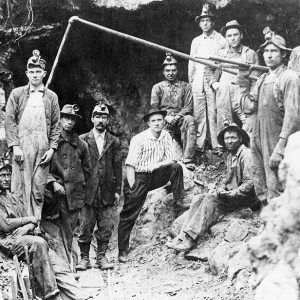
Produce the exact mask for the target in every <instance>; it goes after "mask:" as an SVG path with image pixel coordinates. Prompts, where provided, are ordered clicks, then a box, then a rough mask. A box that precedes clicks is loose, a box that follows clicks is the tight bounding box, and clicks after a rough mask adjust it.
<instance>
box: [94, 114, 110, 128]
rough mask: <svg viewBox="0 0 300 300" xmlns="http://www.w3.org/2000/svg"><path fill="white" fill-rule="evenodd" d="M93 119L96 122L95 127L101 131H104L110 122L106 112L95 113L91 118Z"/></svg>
mask: <svg viewBox="0 0 300 300" xmlns="http://www.w3.org/2000/svg"><path fill="white" fill-rule="evenodd" d="M91 120H92V123H93V124H94V128H96V129H97V130H98V131H100V132H103V131H104V130H105V128H106V127H107V124H108V123H109V120H108V115H106V114H101V115H95V116H93V117H92V118H91Z"/></svg>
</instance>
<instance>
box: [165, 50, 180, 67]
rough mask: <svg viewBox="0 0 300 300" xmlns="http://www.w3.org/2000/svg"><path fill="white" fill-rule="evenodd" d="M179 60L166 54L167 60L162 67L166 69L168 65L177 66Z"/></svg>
mask: <svg viewBox="0 0 300 300" xmlns="http://www.w3.org/2000/svg"><path fill="white" fill-rule="evenodd" d="M177 64H178V62H177V60H176V59H175V58H174V57H173V56H172V54H171V53H166V58H165V60H164V61H163V63H162V66H163V67H165V66H167V65H177Z"/></svg>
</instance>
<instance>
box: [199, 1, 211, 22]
mask: <svg viewBox="0 0 300 300" xmlns="http://www.w3.org/2000/svg"><path fill="white" fill-rule="evenodd" d="M213 9H214V7H213V6H212V5H211V4H209V3H205V4H204V5H203V7H202V12H201V14H200V15H199V16H197V17H196V18H195V22H196V23H199V21H200V20H201V19H203V18H211V19H212V20H214V19H215V17H216V15H215V13H214V12H213Z"/></svg>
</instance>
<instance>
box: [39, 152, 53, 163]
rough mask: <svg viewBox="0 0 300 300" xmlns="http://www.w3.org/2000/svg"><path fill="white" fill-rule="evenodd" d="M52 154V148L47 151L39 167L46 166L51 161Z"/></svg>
mask: <svg viewBox="0 0 300 300" xmlns="http://www.w3.org/2000/svg"><path fill="white" fill-rule="evenodd" d="M53 153H54V150H53V149H52V148H50V149H49V150H47V151H46V152H45V154H44V155H43V157H42V159H41V162H40V165H41V166H43V165H46V164H47V163H48V162H49V161H50V160H51V158H52V155H53Z"/></svg>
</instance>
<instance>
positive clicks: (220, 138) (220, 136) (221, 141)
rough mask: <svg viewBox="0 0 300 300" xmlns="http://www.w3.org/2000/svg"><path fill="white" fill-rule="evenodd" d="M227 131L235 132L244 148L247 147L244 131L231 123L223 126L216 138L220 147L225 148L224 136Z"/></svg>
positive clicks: (247, 138)
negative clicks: (240, 138)
mask: <svg viewBox="0 0 300 300" xmlns="http://www.w3.org/2000/svg"><path fill="white" fill-rule="evenodd" d="M227 131H235V132H237V133H238V134H239V135H240V136H241V137H242V143H243V144H244V145H245V146H247V147H248V146H249V141H250V138H249V135H248V134H247V132H246V131H245V130H244V129H242V128H241V127H240V126H238V125H237V124H235V123H231V124H229V125H225V126H224V127H223V129H222V130H221V131H220V132H219V134H218V137H217V138H218V142H219V144H220V145H222V146H223V147H225V143H224V134H225V132H227Z"/></svg>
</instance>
